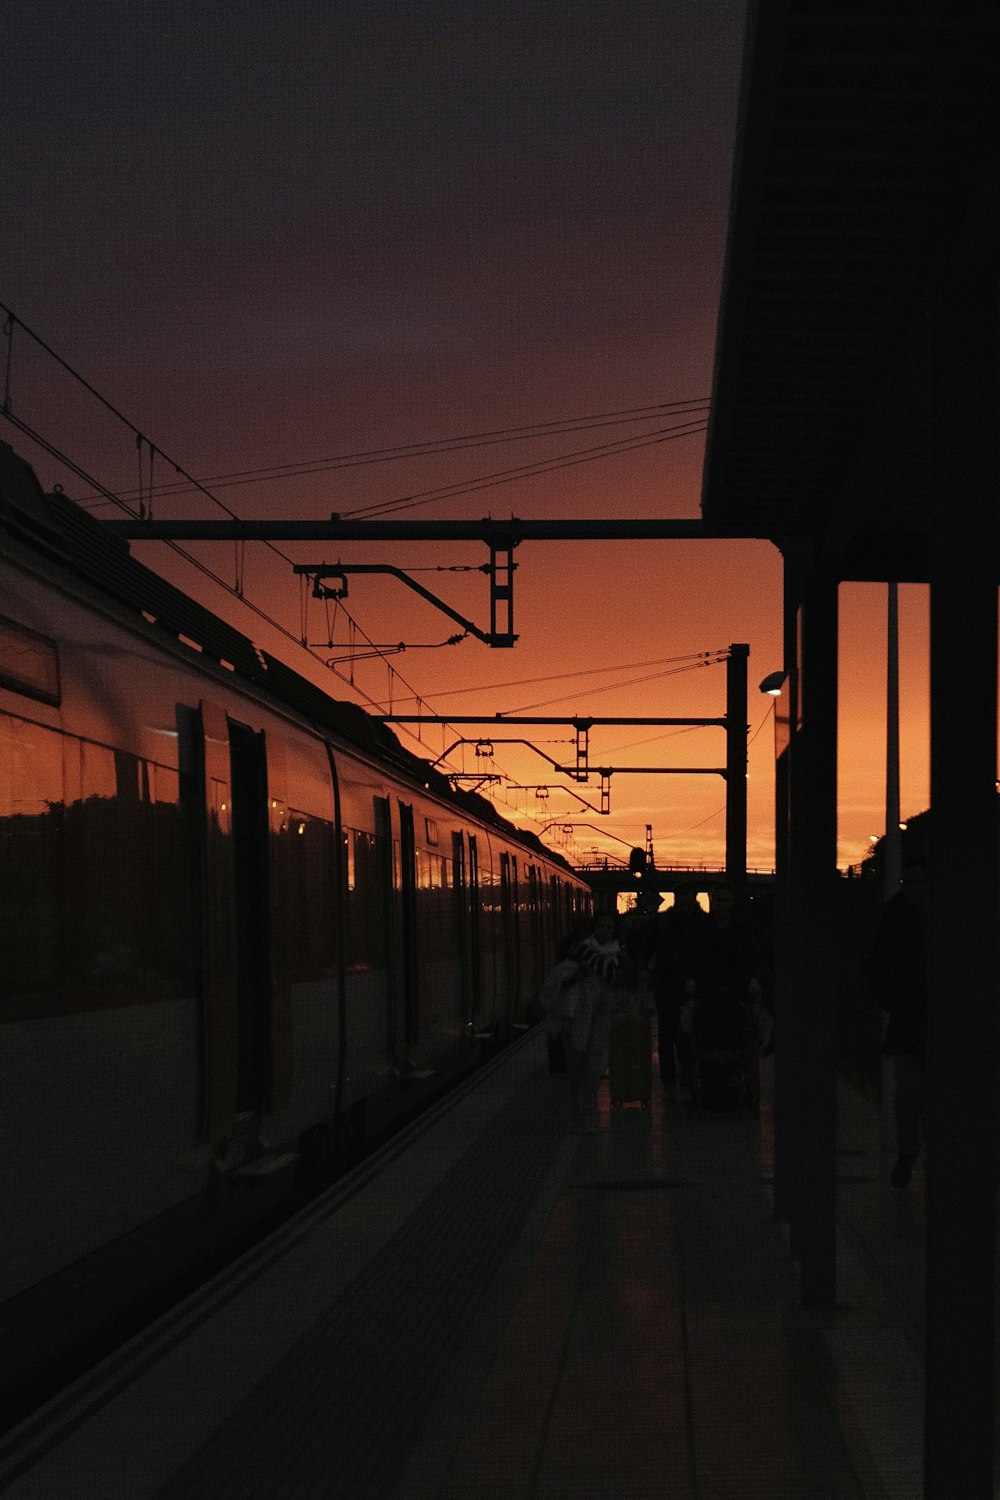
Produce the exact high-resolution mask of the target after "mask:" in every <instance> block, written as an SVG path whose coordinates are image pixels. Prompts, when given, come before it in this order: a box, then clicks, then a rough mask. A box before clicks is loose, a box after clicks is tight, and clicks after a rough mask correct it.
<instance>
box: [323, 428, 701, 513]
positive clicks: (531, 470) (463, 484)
mask: <svg viewBox="0 0 1000 1500" xmlns="http://www.w3.org/2000/svg"><path fill="white" fill-rule="evenodd" d="M707 429H708V424H707V422H697V423H688V424H686V425H684V426H683V427H669V428H663V429H661V431H660V432H658V433H653V434H648V433H647V434H646V435H645V436H644V437H642V438H622V439H620V440H619V441H618V442H617V443H602V444H599V445H598V446H597V447H594V448H580V449H578V450H575V451H574V452H572V453H566V454H558V455H556V456H555V457H554V458H550V459H540V460H539V461H538V462H537V463H535V464H525V465H521V466H519V467H516V468H512V469H498V470H497V471H496V473H494V474H486V475H483V476H482V477H480V478H478V479H475V480H472V481H468V480H456V481H455V483H454V484H449V485H441V486H439V487H438V488H436V489H428V490H419V491H417V492H416V493H415V494H413V495H401V496H399V498H398V499H395V500H384V501H374V502H373V503H372V504H370V505H361V506H356V507H355V508H354V509H353V510H344V511H340V512H339V519H341V520H348V519H356V518H357V517H359V516H367V517H368V518H369V519H374V518H375V517H376V516H377V515H390V514H395V513H396V512H398V511H401V510H413V509H415V508H416V507H417V506H418V505H429V504H430V503H431V501H432V500H456V499H458V498H460V497H461V496H462V495H473V494H476V493H478V491H480V490H491V489H496V488H497V486H498V485H502V484H514V483H515V482H516V481H517V480H519V479H535V478H537V477H538V476H539V475H540V474H554V473H556V472H557V471H558V470H560V469H569V468H574V467H576V466H577V465H578V464H585V463H594V462H595V461H596V460H598V459H602V458H617V457H620V456H621V455H622V454H624V453H635V452H637V451H638V450H639V449H640V448H651V447H655V446H656V445H657V444H659V443H668V442H672V441H673V440H674V439H676V438H681V437H692V436H694V435H696V434H698V433H702V432H705V431H707Z"/></svg>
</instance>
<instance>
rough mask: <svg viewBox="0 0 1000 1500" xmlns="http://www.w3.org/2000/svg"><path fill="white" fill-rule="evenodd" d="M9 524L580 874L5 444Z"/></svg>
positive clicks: (158, 620) (4, 499) (287, 701)
mask: <svg viewBox="0 0 1000 1500" xmlns="http://www.w3.org/2000/svg"><path fill="white" fill-rule="evenodd" d="M0 530H6V531H8V532H12V533H14V534H16V535H17V536H18V537H19V538H20V539H21V540H22V542H27V543H28V544H29V545H30V546H31V547H32V548H33V549H34V550H36V551H38V552H40V553H41V554H43V555H45V556H48V557H49V558H50V559H51V560H53V561H55V562H56V563H57V564H61V565H62V566H64V567H69V568H70V569H71V570H72V572H73V573H74V574H75V575H76V576H77V577H79V578H82V579H85V580H86V581H87V582H88V583H90V584H93V585H96V587H98V588H99V589H101V590H102V591H103V592H105V593H106V594H108V595H110V596H111V597H112V598H114V599H115V600H117V601H118V602H119V603H120V604H125V605H128V606H129V607H131V608H132V609H134V610H135V611H136V613H137V614H138V615H141V616H142V617H143V618H144V619H145V620H146V621H148V622H150V623H152V624H155V625H156V626H158V627H159V628H161V629H163V630H165V631H167V632H169V634H170V635H171V636H173V637H174V638H175V639H176V638H184V639H186V640H188V641H193V642H194V643H195V644H196V645H197V646H198V647H200V649H201V651H202V653H203V654H204V655H205V656H206V657H208V658H209V659H210V660H212V661H216V662H224V663H227V664H228V665H229V666H230V667H231V668H232V669H233V671H234V672H235V673H236V674H237V676H239V677H242V678H244V679H246V680H247V681H248V682H251V683H253V684H254V685H255V686H256V687H258V688H263V689H264V690H265V691H266V692H267V693H268V694H269V695H270V696H272V697H273V698H275V699H276V700H277V701H278V702H280V703H282V704H283V705H284V706H285V707H288V708H292V709H295V710H296V711H297V712H298V713H299V714H301V715H302V716H303V717H304V718H306V719H308V720H309V721H310V722H311V723H313V724H314V725H316V726H317V727H318V728H321V729H327V730H330V731H331V732H332V733H334V734H336V735H337V736H338V737H339V738H340V739H342V740H344V741H346V742H347V743H348V744H350V745H351V746H352V747H354V748H356V749H357V750H359V751H360V752H361V753H362V754H363V755H365V756H368V757H370V758H371V759H373V760H376V761H379V762H381V763H382V764H384V765H385V766H386V767H388V768H390V769H392V770H395V771H397V772H401V773H402V774H403V775H405V776H407V777H409V778H410V779H412V780H414V781H417V782H419V783H420V784H421V785H423V786H425V787H427V788H428V789H429V790H431V791H433V792H435V793H436V794H437V795H438V796H440V797H442V798H443V799H445V800H446V801H448V802H451V803H453V804H454V805H455V806H456V807H459V808H461V809H463V810H464V811H466V812H467V813H469V814H470V815H472V816H474V817H476V818H477V819H478V820H479V821H480V822H483V823H486V824H489V825H492V826H493V827H495V828H496V829H497V830H498V831H500V832H503V833H504V834H506V835H507V836H508V837H509V838H512V839H516V840H517V841H518V842H519V843H522V844H525V845H527V846H528V847H529V848H531V849H534V850H536V851H537V852H538V853H539V854H542V855H544V856H545V858H547V859H549V860H552V861H553V862H555V863H556V864H560V865H562V866H563V867H564V868H565V869H566V870H568V871H572V866H571V865H570V864H569V863H568V861H567V860H565V859H564V858H563V856H562V855H561V854H558V853H556V852H555V851H554V850H552V849H548V848H546V846H545V845H544V844H543V843H542V842H541V840H540V839H539V838H538V837H537V835H535V834H533V833H529V832H526V831H525V830H523V829H520V828H516V827H515V826H514V824H513V823H510V822H509V821H508V820H507V819H506V818H504V817H502V816H501V815H500V813H498V812H497V810H496V808H495V807H494V806H493V804H492V802H490V801H488V800H487V799H486V798H485V797H480V796H477V795H476V794H475V793H474V792H462V791H456V790H455V789H454V788H453V787H452V785H451V782H450V781H449V780H448V778H447V776H445V775H443V774H442V773H441V772H440V771H437V770H436V769H435V768H434V767H433V766H432V765H430V764H429V762H428V761H426V760H423V759H422V758H421V757H420V756H419V755H413V754H412V753H411V752H410V751H408V750H406V749H404V747H403V746H402V745H401V744H400V742H399V740H398V739H397V738H396V736H395V735H394V734H393V732H392V730H391V729H389V727H388V725H386V724H381V723H379V722H378V721H377V720H376V719H374V718H372V716H371V715H370V714H368V713H366V712H365V710H364V709H363V708H361V707H359V705H358V704H356V703H349V702H347V701H345V700H344V699H340V698H332V697H330V695H329V694H328V693H326V692H324V691H323V689H322V688H321V687H318V686H317V685H316V684H315V683H313V682H311V681H310V680H309V679H308V678H306V677H303V676H301V675H300V674H299V673H298V672H296V671H294V670H293V669H292V668H291V667H289V666H287V665H286V663H285V662H283V661H281V660H279V659H278V658H277V657H275V656H272V655H271V653H270V652H269V651H264V650H263V649H261V648H260V647H258V646H256V645H254V643H253V641H251V640H250V638H249V637H248V636H245V635H243V634H242V633H241V632H240V631H238V630H236V629H235V627H234V626H232V625H229V624H227V622H226V621H225V620H222V619H220V618H219V616H218V615H214V614H212V612H211V610H208V609H205V608H204V606H203V605H201V604H198V603H197V601H196V600H194V599H191V598H190V597H189V596H188V595H187V594H185V593H183V592H182V591H181V590H180V589H178V588H175V587H174V586H173V584H170V583H167V581H166V580H165V579H163V578H161V577H160V576H159V574H157V573H154V572H153V571H152V569H150V568H147V567H146V566H145V565H144V564H143V563H140V562H137V561H136V559H135V558H134V557H133V556H132V555H131V552H130V550H129V544H128V542H127V541H125V540H124V539H122V538H120V537H116V536H114V535H113V534H112V533H111V532H110V531H108V530H107V528H106V527H105V526H103V525H102V523H101V522H100V521H98V520H97V519H95V517H93V516H91V515H89V514H88V513H87V511H85V510H84V509H83V508H82V507H81V506H79V505H78V504H77V503H76V502H75V501H73V500H71V499H69V497H68V496H66V495H64V494H62V493H61V492H55V493H46V492H45V491H44V490H43V489H42V487H41V485H40V484H39V482H38V478H37V476H36V474H35V472H34V470H33V469H32V467H31V465H30V464H29V463H28V462H27V461H26V460H25V459H23V458H22V457H21V456H20V454H18V453H16V452H15V450H14V449H13V448H12V447H11V446H10V444H9V443H5V442H2V441H0Z"/></svg>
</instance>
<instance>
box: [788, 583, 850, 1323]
mask: <svg viewBox="0 0 1000 1500" xmlns="http://www.w3.org/2000/svg"><path fill="white" fill-rule="evenodd" d="M799 615H800V618H799V630H798V632H797V634H798V639H799V641H800V649H801V657H800V660H799V662H798V682H799V708H800V713H801V720H800V723H799V725H798V727H797V728H796V729H795V731H794V734H793V739H792V744H791V763H790V773H791V786H790V798H789V801H790V812H791V822H790V838H789V851H788V852H789V867H790V868H789V876H790V892H789V896H790V900H789V908H790V915H791V927H792V934H793V937H792V941H793V944H794V957H793V972H794V976H795V993H794V996H793V997H792V1003H791V1005H790V1006H789V1007H788V1012H791V1014H789V1013H788V1012H786V1014H785V1018H784V1020H783V1021H782V1026H783V1027H784V1026H790V1028H791V1033H792V1034H791V1038H790V1045H789V1046H788V1047H786V1049H785V1051H784V1052H783V1054H782V1058H781V1062H782V1067H783V1069H787V1074H786V1076H785V1079H784V1088H783V1103H784V1105H785V1107H786V1109H787V1110H788V1115H789V1119H788V1124H789V1125H790V1128H791V1129H792V1130H793V1131H794V1132H795V1134H796V1138H797V1140H796V1148H795V1156H794V1160H793V1173H794V1184H793V1195H792V1203H791V1208H792V1219H791V1240H792V1251H793V1254H795V1255H796V1256H797V1257H798V1260H799V1265H800V1268H801V1288H800V1289H801V1299H802V1304H803V1306H804V1307H832V1306H833V1305H834V1303H835V1301H836V1293H837V1276H836V1246H837V1233H836V1230H837V584H836V580H835V579H832V578H825V577H822V576H817V575H815V574H813V575H812V576H811V577H810V578H809V580H808V581H807V583H806V586H805V589H804V592H803V595H802V597H801V601H800V611H799Z"/></svg>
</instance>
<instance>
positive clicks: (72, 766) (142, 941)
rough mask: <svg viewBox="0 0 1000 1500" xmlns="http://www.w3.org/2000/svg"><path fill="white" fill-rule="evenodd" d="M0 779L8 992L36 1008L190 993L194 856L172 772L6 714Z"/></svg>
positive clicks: (0, 914)
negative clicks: (14, 718) (9, 717)
mask: <svg viewBox="0 0 1000 1500" xmlns="http://www.w3.org/2000/svg"><path fill="white" fill-rule="evenodd" d="M0 786H2V787H3V789H4V791H3V802H0V863H2V875H3V877H6V878H4V888H5V892H6V898H5V901H4V903H3V905H2V908H0V924H2V926H0V942H2V944H3V952H4V964H3V965H2V968H0V993H2V994H3V995H4V996H5V998H6V999H7V1001H8V1003H9V1004H10V1003H17V1001H18V999H20V1001H22V1002H24V1003H25V1004H26V1003H28V997H33V999H32V1000H31V1009H32V1011H33V1012H35V1013H39V1014H45V1013H46V1012H52V1011H58V1010H64V1009H67V1008H68V1009H71V1010H79V1009H85V1008H88V1007H93V1006H106V1005H109V1004H129V1003H135V1002H137V1001H140V1000H147V999H167V998H172V997H175V996H177V995H180V994H187V995H193V994H194V993H195V990H196V982H195V979H196V976H195V973H194V965H195V954H196V944H195V932H196V925H195V908H194V901H195V889H196V881H195V878H194V874H193V872H194V868H195V856H194V845H193V839H192V830H191V826H190V820H189V818H188V817H187V816H186V815H185V811H184V810H183V809H182V808H181V805H180V799H179V785H178V778H177V773H176V772H175V771H173V770H171V769H169V768H163V767H155V766H149V765H148V764H146V763H145V762H140V761H139V760H138V759H137V758H136V757H135V756H131V755H128V754H126V753H125V752H122V751H113V750H110V749H108V748H107V747H106V746H102V745H94V744H91V743H88V742H83V741H80V740H77V739H75V738H72V737H70V736H65V737H62V736H60V735H58V734H56V733H54V732H52V731H49V730H43V729H40V728H39V727H38V726H35V725H24V726H21V725H20V724H19V722H18V721H17V720H12V719H7V720H5V721H4V723H3V728H2V732H0ZM18 809H21V810H18Z"/></svg>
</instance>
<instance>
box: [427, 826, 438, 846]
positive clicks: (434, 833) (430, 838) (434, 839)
mask: <svg viewBox="0 0 1000 1500" xmlns="http://www.w3.org/2000/svg"><path fill="white" fill-rule="evenodd" d="M424 832H425V833H426V835H427V842H428V843H429V844H430V846H431V848H432V849H436V848H437V845H438V826H437V824H436V823H435V821H434V819H433V818H425V819H424Z"/></svg>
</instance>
